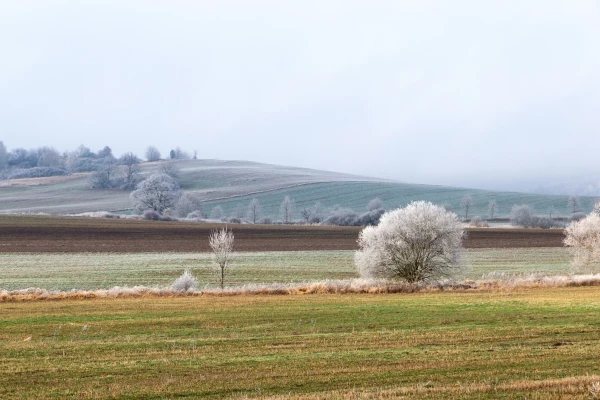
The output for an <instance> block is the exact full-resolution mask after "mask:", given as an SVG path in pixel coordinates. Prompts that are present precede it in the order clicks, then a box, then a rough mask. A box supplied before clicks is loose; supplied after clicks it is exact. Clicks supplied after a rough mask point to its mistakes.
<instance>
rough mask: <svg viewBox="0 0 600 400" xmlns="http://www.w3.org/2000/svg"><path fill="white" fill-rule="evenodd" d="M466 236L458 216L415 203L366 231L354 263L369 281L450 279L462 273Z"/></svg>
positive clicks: (360, 238)
mask: <svg viewBox="0 0 600 400" xmlns="http://www.w3.org/2000/svg"><path fill="white" fill-rule="evenodd" d="M462 237H463V227H462V224H461V222H460V221H459V220H458V218H457V217H456V214H454V213H451V212H447V211H445V210H444V209H443V208H442V207H440V206H436V205H434V204H432V203H430V202H425V201H415V202H412V203H410V204H409V205H407V206H406V207H404V208H400V209H397V210H394V211H390V212H387V213H385V214H383V216H382V217H381V221H380V222H379V225H377V226H367V227H366V228H364V229H363V230H362V231H361V233H360V235H359V238H358V245H359V247H360V250H359V251H357V252H356V255H355V258H354V260H355V263H356V265H357V267H358V269H359V271H360V274H361V275H362V276H364V277H368V278H385V279H395V280H405V281H407V282H409V283H418V282H426V281H431V280H435V279H438V278H443V277H450V276H452V275H453V274H454V273H455V272H458V271H459V270H460V264H459V259H460V253H461V244H462Z"/></svg>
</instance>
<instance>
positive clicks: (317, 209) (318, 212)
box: [308, 201, 325, 224]
mask: <svg viewBox="0 0 600 400" xmlns="http://www.w3.org/2000/svg"><path fill="white" fill-rule="evenodd" d="M324 218H325V209H324V207H323V205H322V204H321V202H320V201H316V202H315V204H313V206H312V209H311V212H310V220H309V221H308V222H310V223H311V224H318V223H320V222H322V221H323V219H324Z"/></svg>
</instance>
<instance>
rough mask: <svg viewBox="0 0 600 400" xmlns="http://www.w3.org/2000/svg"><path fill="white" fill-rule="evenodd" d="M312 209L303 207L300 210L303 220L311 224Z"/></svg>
mask: <svg viewBox="0 0 600 400" xmlns="http://www.w3.org/2000/svg"><path fill="white" fill-rule="evenodd" d="M312 211H313V210H312V207H303V208H302V209H301V210H300V215H301V216H302V219H303V220H304V221H305V222H306V223H309V222H310V219H311V217H312Z"/></svg>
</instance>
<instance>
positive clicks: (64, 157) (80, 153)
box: [0, 141, 197, 188]
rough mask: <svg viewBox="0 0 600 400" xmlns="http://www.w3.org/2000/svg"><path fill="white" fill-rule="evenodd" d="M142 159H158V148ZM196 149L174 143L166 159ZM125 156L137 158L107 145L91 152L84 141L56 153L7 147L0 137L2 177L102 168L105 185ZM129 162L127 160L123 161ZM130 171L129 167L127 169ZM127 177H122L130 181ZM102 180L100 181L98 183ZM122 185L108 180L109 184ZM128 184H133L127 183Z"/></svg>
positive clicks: (182, 156) (184, 156)
mask: <svg viewBox="0 0 600 400" xmlns="http://www.w3.org/2000/svg"><path fill="white" fill-rule="evenodd" d="M145 155H146V159H147V160H148V161H159V160H161V159H162V158H161V154H160V151H159V150H158V149H157V148H156V147H155V146H149V147H148V148H147V149H146V154H145ZM196 155H197V153H196V151H194V154H193V156H190V155H189V153H187V152H185V151H183V150H182V149H181V148H179V147H176V148H175V149H172V150H171V151H170V152H169V157H168V159H172V160H180V159H190V158H194V159H195V158H196ZM127 159H135V160H137V163H139V162H140V161H141V159H140V158H139V157H137V155H135V154H134V153H131V152H128V153H125V154H123V155H122V156H121V157H119V158H117V157H115V156H114V155H113V151H112V149H111V148H110V147H109V146H104V147H103V148H102V149H100V150H98V151H96V152H94V151H92V150H91V149H90V148H89V147H86V146H84V145H81V146H79V147H78V148H77V149H75V150H73V151H66V152H63V153H60V152H59V151H58V150H56V149H55V148H53V147H48V146H44V147H38V148H36V149H29V150H28V149H24V148H17V149H13V150H11V151H8V150H7V148H6V146H5V145H4V143H3V142H2V141H0V172H2V176H3V177H5V178H12V179H16V178H33V177H43V176H56V175H66V174H69V173H74V172H94V171H97V172H103V173H104V175H105V176H104V177H97V178H100V183H101V185H100V186H99V187H101V188H104V187H105V185H106V181H107V180H106V177H110V175H111V174H112V173H113V172H114V171H113V170H114V167H115V166H118V165H124V164H125V162H126V160H127ZM127 165H128V166H131V164H127ZM129 172H131V171H129ZM102 178H104V179H102ZM129 178H130V177H128V178H127V179H126V180H127V181H131V179H129ZM102 182H104V183H102ZM118 186H122V185H120V184H119V185H118V184H114V183H113V184H112V185H111V186H110V187H118ZM130 187H131V188H132V187H133V186H131V185H130Z"/></svg>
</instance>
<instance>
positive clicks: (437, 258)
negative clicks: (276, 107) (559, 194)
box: [173, 201, 600, 290]
mask: <svg viewBox="0 0 600 400" xmlns="http://www.w3.org/2000/svg"><path fill="white" fill-rule="evenodd" d="M463 237H464V228H463V224H462V223H461V221H460V220H459V219H458V217H457V215H456V214H454V213H453V212H451V211H447V210H445V209H444V208H443V207H440V206H437V205H434V204H432V203H430V202H425V201H416V202H412V203H410V204H409V205H407V206H406V207H404V208H400V209H396V210H393V211H390V212H387V213H384V214H383V215H382V217H381V221H380V222H379V223H378V224H377V225H374V226H367V227H366V228H364V229H363V230H362V231H361V232H360V234H359V240H358V244H359V250H358V251H357V252H356V253H355V264H356V266H357V268H358V270H359V272H360V274H361V276H362V277H364V278H378V279H388V280H396V281H405V282H408V283H410V284H418V283H422V282H431V281H438V280H440V279H446V278H453V277H455V276H456V274H457V273H459V272H460V271H461V270H462V268H463V264H461V258H462V257H461V254H462V240H463ZM209 244H210V247H211V249H212V251H213V261H214V265H215V266H217V271H218V272H219V283H220V286H221V288H224V285H225V276H226V273H227V271H228V270H229V267H230V263H231V259H232V257H233V244H234V236H233V232H231V231H228V230H227V228H224V229H222V230H217V231H213V232H212V233H211V234H210V238H209ZM565 245H567V246H569V247H570V248H571V250H572V252H573V255H574V266H575V267H576V268H578V270H579V271H582V270H585V271H586V272H588V271H596V270H597V269H598V266H599V264H600V203H597V204H596V206H595V207H594V210H593V211H592V213H591V214H590V215H588V216H586V217H585V218H583V219H582V220H580V221H575V222H572V223H571V224H570V225H569V226H568V227H567V229H566V239H565ZM196 284H197V280H196V279H195V278H194V277H193V276H191V274H190V273H189V271H186V272H185V273H184V274H183V275H182V276H181V277H180V278H178V280H176V281H175V283H174V284H173V288H174V289H176V290H188V289H189V288H191V287H193V286H194V285H196Z"/></svg>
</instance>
